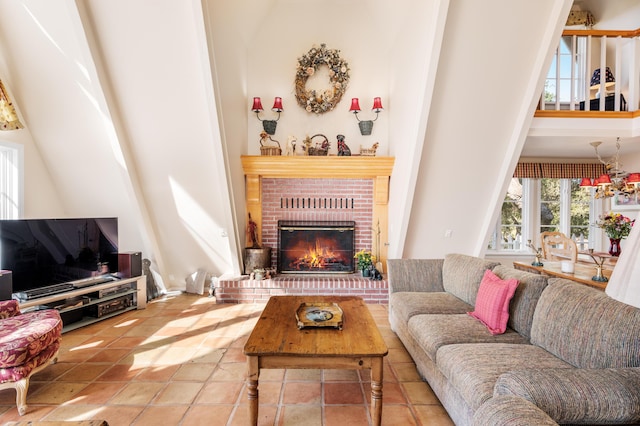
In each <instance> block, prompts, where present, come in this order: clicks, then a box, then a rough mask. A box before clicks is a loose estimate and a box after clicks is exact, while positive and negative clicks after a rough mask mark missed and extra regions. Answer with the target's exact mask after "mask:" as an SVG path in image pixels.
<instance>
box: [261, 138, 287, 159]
mask: <svg viewBox="0 0 640 426" xmlns="http://www.w3.org/2000/svg"><path fill="white" fill-rule="evenodd" d="M268 139H269V140H270V141H272V142H275V143H276V144H277V145H278V146H273V145H264V144H263V143H262V141H266V140H267V138H261V139H260V155H282V148H280V142H278V141H277V140H274V139H271V136H269V137H268Z"/></svg>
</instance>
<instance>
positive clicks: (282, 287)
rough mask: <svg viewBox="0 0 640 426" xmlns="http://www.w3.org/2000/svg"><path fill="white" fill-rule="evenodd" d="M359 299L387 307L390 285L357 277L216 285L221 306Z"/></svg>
mask: <svg viewBox="0 0 640 426" xmlns="http://www.w3.org/2000/svg"><path fill="white" fill-rule="evenodd" d="M285 294H289V295H318V294H333V295H341V296H360V297H362V298H363V299H364V301H365V302H366V303H372V304H378V303H379V304H387V303H388V302H389V285H388V282H387V280H386V279H383V280H378V281H375V280H371V279H369V278H363V277H361V276H359V275H357V274H349V275H347V276H307V275H304V276H301V275H281V276H277V277H275V278H272V279H268V280H251V279H249V278H248V277H247V276H244V277H239V278H237V279H232V280H220V281H218V283H217V285H216V289H215V296H216V300H217V301H219V302H221V303H264V302H266V301H267V300H268V299H269V297H271V296H276V295H285Z"/></svg>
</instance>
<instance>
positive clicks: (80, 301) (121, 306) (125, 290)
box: [20, 275, 147, 333]
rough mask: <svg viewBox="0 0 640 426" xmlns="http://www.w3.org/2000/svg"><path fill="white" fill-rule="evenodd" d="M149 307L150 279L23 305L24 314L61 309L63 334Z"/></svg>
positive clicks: (82, 289) (79, 290) (92, 287)
mask: <svg viewBox="0 0 640 426" xmlns="http://www.w3.org/2000/svg"><path fill="white" fill-rule="evenodd" d="M146 307H147V276H146V275H140V276H139V277H133V278H124V279H120V280H114V281H109V282H106V283H102V284H95V285H90V286H86V287H80V288H75V289H73V290H69V291H65V292H63V293H57V294H51V295H48V296H44V297H39V298H36V299H31V300H27V301H25V302H20V310H21V311H29V310H37V309H57V310H58V311H59V312H60V316H61V317H62V323H63V327H62V332H63V333H65V332H67V331H71V330H75V329H77V328H80V327H84V326H86V325H89V324H93V323H95V322H98V321H102V320H105V319H107V318H111V317H114V316H116V315H120V314H122V313H125V312H128V311H132V310H134V309H145V308H146Z"/></svg>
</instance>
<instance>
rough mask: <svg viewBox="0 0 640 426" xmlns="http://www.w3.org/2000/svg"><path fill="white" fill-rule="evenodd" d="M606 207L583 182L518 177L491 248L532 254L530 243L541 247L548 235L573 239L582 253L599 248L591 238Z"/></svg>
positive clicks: (490, 244)
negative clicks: (543, 236)
mask: <svg viewBox="0 0 640 426" xmlns="http://www.w3.org/2000/svg"><path fill="white" fill-rule="evenodd" d="M602 207H603V203H602V202H595V201H594V198H593V197H592V194H591V193H590V192H589V191H587V190H585V189H584V188H580V179H556V178H515V177H514V178H512V179H511V183H510V185H509V189H508V190H507V195H506V196H505V199H504V202H503V204H502V209H501V211H500V216H499V217H498V221H497V226H496V228H495V230H494V233H493V236H492V238H491V240H490V242H489V247H488V248H489V250H492V251H494V252H496V251H498V252H499V251H509V252H514V251H526V252H529V251H530V249H529V248H528V247H527V243H528V241H529V240H531V241H532V243H533V244H534V245H535V246H536V247H538V246H539V245H540V244H539V235H540V233H541V232H544V231H558V232H562V233H564V234H566V235H569V236H571V238H572V239H574V240H575V241H576V243H577V244H578V250H586V249H587V248H589V247H592V248H598V245H599V244H598V241H591V244H590V241H589V238H590V236H591V234H592V233H591V232H590V230H591V229H592V224H593V223H595V222H596V219H597V218H598V216H599V215H600V214H601V213H602V211H603V208H602ZM529 218H531V219H529Z"/></svg>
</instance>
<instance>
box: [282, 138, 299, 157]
mask: <svg viewBox="0 0 640 426" xmlns="http://www.w3.org/2000/svg"><path fill="white" fill-rule="evenodd" d="M297 143H298V139H297V138H296V137H295V136H293V135H289V137H288V138H287V147H286V150H285V155H296V145H297Z"/></svg>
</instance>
